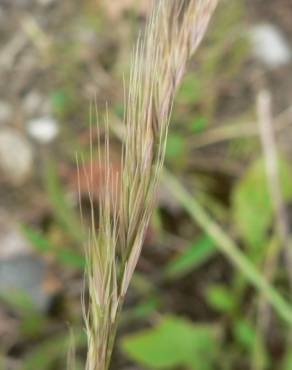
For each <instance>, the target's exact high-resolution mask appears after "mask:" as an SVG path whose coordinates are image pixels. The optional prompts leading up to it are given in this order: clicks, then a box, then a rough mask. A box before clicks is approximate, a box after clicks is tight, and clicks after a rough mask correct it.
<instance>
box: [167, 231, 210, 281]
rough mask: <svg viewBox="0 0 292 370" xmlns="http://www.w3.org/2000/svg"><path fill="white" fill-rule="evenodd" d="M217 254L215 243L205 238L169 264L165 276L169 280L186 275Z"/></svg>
mask: <svg viewBox="0 0 292 370" xmlns="http://www.w3.org/2000/svg"><path fill="white" fill-rule="evenodd" d="M215 252H216V247H215V245H214V242H213V241H212V240H211V239H210V238H209V237H208V236H204V237H202V238H201V239H199V240H198V241H197V242H196V243H194V244H192V245H190V246H189V247H188V248H186V249H185V250H184V251H183V252H182V253H181V254H180V255H178V256H177V257H175V258H174V259H173V260H172V261H171V262H170V263H168V265H167V266H166V269H165V274H166V276H167V277H168V278H177V277H181V276H183V275H186V274H187V273H189V272H190V271H192V270H194V269H196V268H198V267H199V266H201V265H202V264H203V263H205V262H206V261H207V260H208V259H210V258H211V257H212V256H213V255H214V254H215Z"/></svg>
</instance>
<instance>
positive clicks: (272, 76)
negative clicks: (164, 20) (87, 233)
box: [0, 0, 292, 370]
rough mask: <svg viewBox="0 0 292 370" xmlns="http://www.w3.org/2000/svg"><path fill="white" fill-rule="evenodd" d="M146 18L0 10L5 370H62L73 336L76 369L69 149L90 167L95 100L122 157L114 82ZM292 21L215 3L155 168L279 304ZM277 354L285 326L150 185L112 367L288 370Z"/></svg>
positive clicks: (0, 343) (118, 92) (57, 7)
mask: <svg viewBox="0 0 292 370" xmlns="http://www.w3.org/2000/svg"><path fill="white" fill-rule="evenodd" d="M151 3H152V2H151V1H149V0H140V1H135V0H112V1H108V0H104V1H102V0H62V1H58V0H0V369H1V370H2V369H3V370H8V369H9V370H14V369H21V370H36V369H38V370H59V369H64V368H65V366H66V357H67V354H66V353H67V350H68V346H69V345H70V343H71V342H72V337H73V338H74V342H75V347H76V357H77V360H76V368H77V369H83V368H84V358H85V354H86V338H85V334H84V329H83V323H82V312H81V304H80V296H81V292H82V287H83V269H84V257H83V241H84V235H83V232H82V230H81V226H80V218H79V200H78V199H79V198H78V187H77V170H76V152H78V153H82V154H83V157H84V162H85V167H86V166H89V142H90V135H89V123H90V120H93V121H94V120H95V118H96V117H95V116H96V114H95V112H94V111H93V113H91V114H90V103H91V102H92V101H94V100H95V101H96V106H97V109H98V111H99V112H100V114H101V116H102V114H103V112H104V111H105V107H106V104H107V103H108V105H109V121H110V127H111V128H113V130H112V132H113V134H112V144H111V150H112V151H113V153H115V151H116V153H118V150H119V145H120V144H119V138H118V137H117V136H116V135H115V132H117V130H115V129H114V128H118V127H119V125H120V123H121V120H122V117H123V76H125V77H126V79H127V76H128V75H129V64H130V59H131V52H132V48H133V45H134V43H135V40H136V38H137V35H138V32H139V30H140V29H141V28H143V26H144V24H145V20H146V19H147V15H148V14H149V11H150V7H151ZM291 24H292V3H291V0H277V1H273V0H225V1H221V3H220V5H219V7H218V9H217V11H216V13H215V16H214V18H213V20H212V22H211V26H210V28H209V30H208V34H207V37H206V38H205V39H204V42H203V43H202V45H201V47H200V49H199V51H198V52H197V54H196V56H195V57H194V58H193V59H192V60H191V61H190V65H189V70H188V73H187V75H186V77H185V79H184V82H183V85H182V87H181V89H180V91H179V93H178V95H177V98H176V104H175V108H174V112H173V116H172V122H171V128H170V133H169V139H168V144H167V151H166V168H167V169H168V171H169V172H170V173H171V174H172V175H174V176H175V178H176V179H177V180H178V181H179V183H180V185H181V186H183V187H184V188H185V189H187V191H188V192H189V194H190V196H191V197H193V198H194V199H196V201H198V202H199V203H200V205H201V206H202V207H203V209H204V210H205V211H206V212H207V213H208V215H210V217H212V219H214V220H215V222H216V223H217V224H218V225H219V226H220V227H222V228H223V229H224V231H225V233H226V234H227V235H228V237H229V238H231V239H232V240H233V241H234V243H236V245H237V247H238V248H240V250H241V252H242V255H243V256H244V257H246V258H247V259H248V261H249V262H250V263H251V264H252V265H254V266H256V267H257V269H258V270H259V271H260V272H261V274H262V275H263V276H265V278H266V279H267V280H268V281H270V282H271V283H272V284H273V285H274V286H275V287H276V289H277V291H278V292H279V293H280V294H281V295H282V296H283V297H285V298H286V300H287V301H289V300H290V301H291V289H290V288H291V284H290V286H289V267H291V268H292V266H291V265H289V258H288V254H289V253H287V250H288V249H289V243H287V239H289V237H290V235H289V233H290V231H291V227H292V224H291V217H290V216H291V205H292V170H291V168H290V164H291V159H292V145H291V142H292V141H291V139H292V129H291V126H292V73H291V67H292V26H291ZM262 89H265V91H266V93H265V95H264V96H263V95H262V94H261V93H260V91H262ZM261 97H262V98H264V99H261ZM93 141H94V143H96V137H94V138H93ZM117 155H118V154H117ZM275 164H276V166H275ZM275 168H277V171H273V169H275ZM94 178H95V181H96V188H95V193H94V198H95V202H96V204H98V197H99V184H100V182H99V179H100V174H99V173H98V171H95V173H94ZM80 186H81V200H82V205H83V208H84V210H85V213H86V212H87V211H88V210H89V199H88V195H87V186H86V182H85V181H83V179H81V184H80ZM281 230H282V231H281ZM290 272H291V271H290ZM290 276H291V275H290ZM290 283H291V279H290ZM291 309H292V306H291ZM72 334H73V335H72ZM290 344H291V327H290V328H289V325H287V323H286V322H285V321H283V319H281V318H279V316H278V315H277V313H276V312H275V311H274V310H272V309H271V307H270V304H269V303H268V302H266V301H265V300H264V299H263V297H262V295H261V292H260V291H258V290H256V289H254V287H252V286H251V285H250V284H249V282H248V280H247V279H246V276H245V274H243V273H242V271H240V270H238V268H237V267H235V266H234V265H233V264H232V262H231V261H230V258H229V256H228V253H227V254H226V255H222V254H221V252H220V250H219V249H218V246H217V244H216V242H214V240H212V239H211V238H210V237H209V236H208V234H207V233H206V228H205V227H199V226H198V224H197V223H196V220H195V219H192V218H191V217H190V216H189V215H188V213H187V212H186V210H185V208H184V206H183V205H182V204H181V203H180V202H179V201H177V200H176V198H175V196H174V195H173V194H172V191H171V188H169V187H166V186H165V184H164V182H163V181H162V183H161V187H160V191H159V196H158V199H157V207H156V210H155V213H154V216H153V218H152V221H151V224H150V226H149V229H148V232H147V236H146V241H145V245H144V249H143V254H142V256H141V258H140V260H139V264H138V267H137V272H136V274H135V277H134V279H133V282H132V285H131V288H130V290H129V292H128V296H127V300H126V304H125V307H124V311H123V314H122V318H121V322H120V327H119V332H118V338H117V343H116V347H115V352H114V356H113V362H112V368H113V369H125V370H126V369H133V370H134V369H150V370H151V369H194V370H228V369H230V370H249V369H250V370H265V369H267V370H269V369H270V370H275V369H277V370H291V369H292V351H291V346H290Z"/></svg>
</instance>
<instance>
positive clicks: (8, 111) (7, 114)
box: [0, 101, 13, 126]
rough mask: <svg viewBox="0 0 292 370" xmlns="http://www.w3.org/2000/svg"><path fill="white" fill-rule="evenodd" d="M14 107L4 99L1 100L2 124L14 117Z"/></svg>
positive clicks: (0, 120)
mask: <svg viewBox="0 0 292 370" xmlns="http://www.w3.org/2000/svg"><path fill="white" fill-rule="evenodd" d="M12 114H13V112H12V108H11V106H10V105H9V104H8V103H6V102H3V101H0V126H1V125H2V124H6V123H8V122H9V121H10V120H11V119H12Z"/></svg>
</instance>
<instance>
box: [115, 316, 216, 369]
mask: <svg viewBox="0 0 292 370" xmlns="http://www.w3.org/2000/svg"><path fill="white" fill-rule="evenodd" d="M217 343H218V341H217V340H216V335H215V331H214V328H212V327H211V326H208V325H194V324H193V323H192V322H190V321H188V320H185V319H182V318H178V317H175V316H166V317H164V318H163V319H162V320H161V321H160V323H159V324H158V325H157V326H156V327H154V328H152V329H148V330H143V331H140V332H138V333H136V334H132V335H128V336H126V337H124V338H123V339H122V343H121V344H122V348H123V350H124V351H125V352H126V353H127V354H128V356H129V357H130V358H132V359H133V360H135V361H136V362H138V363H139V364H141V365H142V366H146V367H149V368H153V369H166V368H167V369H169V368H174V367H177V366H186V367H188V368H191V369H194V370H212V369H213V368H212V366H213V364H214V361H215V357H216V350H217Z"/></svg>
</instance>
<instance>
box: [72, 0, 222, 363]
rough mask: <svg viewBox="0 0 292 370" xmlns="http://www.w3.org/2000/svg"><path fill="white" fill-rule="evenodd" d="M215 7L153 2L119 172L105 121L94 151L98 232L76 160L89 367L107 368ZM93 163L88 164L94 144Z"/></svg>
mask: <svg viewBox="0 0 292 370" xmlns="http://www.w3.org/2000/svg"><path fill="white" fill-rule="evenodd" d="M216 5H217V0H189V1H184V0H182V1H179V2H178V1H175V0H159V1H157V2H155V6H154V9H153V12H152V16H151V17H150V20H149V22H148V24H147V26H146V29H145V33H144V36H143V37H139V39H138V42H137V46H136V48H135V51H134V54H133V59H132V65H131V66H132V67H131V73H130V81H129V87H128V94H127V97H126V99H125V100H126V101H125V116H124V123H125V137H124V143H123V149H122V159H121V170H120V174H119V175H117V174H116V173H115V172H114V170H113V169H112V168H111V166H110V148H109V139H108V137H109V134H108V123H106V134H105V137H106V139H105V143H104V148H105V149H104V152H105V153H104V155H103V158H104V159H101V157H102V156H101V153H100V149H99V155H98V156H99V164H98V166H99V167H100V168H99V173H101V174H103V181H102V183H103V184H104V186H103V187H102V189H101V194H100V202H99V212H98V213H99V214H98V225H99V226H98V230H96V226H95V225H96V220H95V214H94V207H93V195H92V194H93V190H92V189H93V188H94V186H95V184H94V183H93V175H92V173H93V168H91V171H90V172H91V173H90V174H88V173H85V171H82V166H80V167H81V170H80V171H79V172H80V176H86V177H87V183H88V189H89V198H90V201H91V208H92V225H91V228H90V231H89V235H88V242H87V248H86V260H87V268H86V279H87V285H88V291H89V302H88V303H87V302H86V303H85V302H83V307H84V317H85V324H86V331H87V336H88V356H87V364H86V370H107V369H108V367H109V362H110V358H111V353H112V348H113V343H114V338H115V333H116V328H117V322H118V316H119V312H120V310H121V307H122V304H123V301H124V297H125V294H126V292H127V289H128V287H129V284H130V281H131V277H132V275H133V272H134V270H135V267H136V264H137V261H138V258H139V255H140V253H141V248H142V245H143V240H144V235H145V231H146V228H147V225H148V223H149V219H150V217H151V214H152V210H153V207H154V202H155V196H156V190H157V185H158V182H159V179H160V174H161V169H162V166H163V162H164V155H165V147H166V141H167V132H168V126H169V121H170V115H171V111H172V107H173V100H174V96H175V93H176V91H177V89H178V87H179V84H180V82H181V80H182V77H183V75H184V72H185V69H186V65H187V62H188V60H189V58H190V56H191V55H192V54H193V53H194V52H195V50H196V49H197V47H198V45H199V44H200V41H201V40H202V38H203V36H204V34H205V31H206V28H207V25H208V23H209V20H210V17H211V15H212V13H213V11H214V9H215V7H216ZM106 121H107V119H106ZM91 135H92V133H91ZM98 136H100V135H98ZM99 148H100V145H99ZM91 162H92V166H93V149H92V147H91ZM102 169H106V170H105V171H103V170H102ZM84 301H85V299H84Z"/></svg>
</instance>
